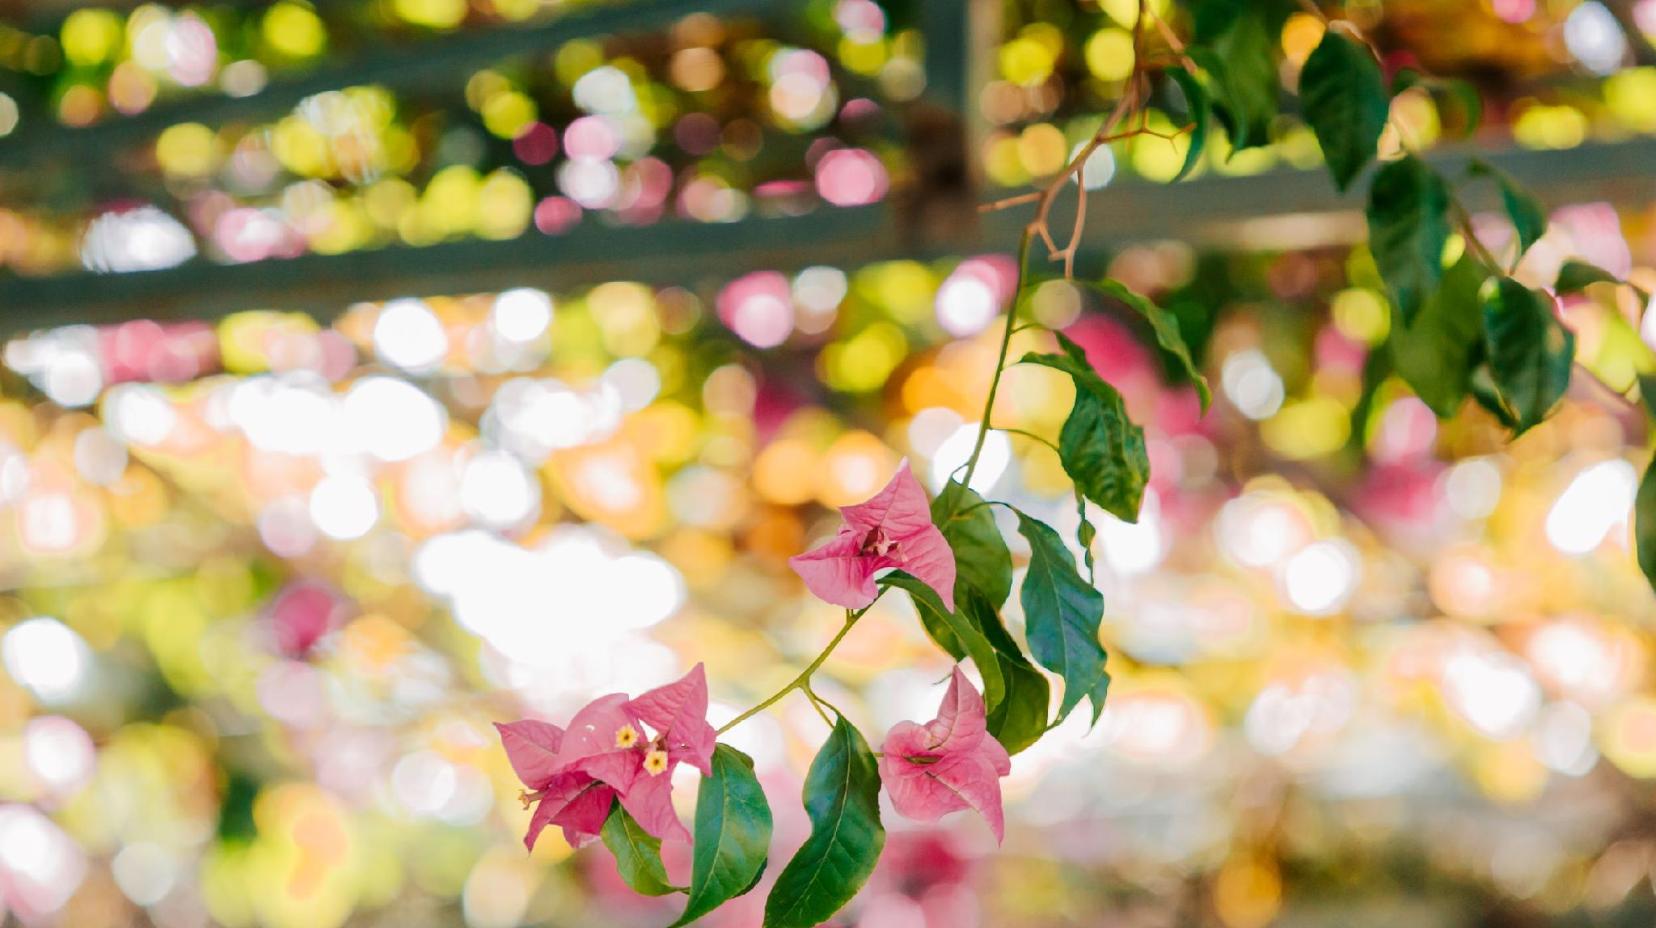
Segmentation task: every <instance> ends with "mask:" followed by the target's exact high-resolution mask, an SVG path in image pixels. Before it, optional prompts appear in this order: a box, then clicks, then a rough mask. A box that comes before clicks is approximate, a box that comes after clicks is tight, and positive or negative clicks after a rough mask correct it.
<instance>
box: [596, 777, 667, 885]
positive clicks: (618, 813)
mask: <svg viewBox="0 0 1656 928" xmlns="http://www.w3.org/2000/svg"><path fill="white" fill-rule="evenodd" d="M598 834H599V837H602V838H603V839H604V846H605V847H607V848H609V849H610V853H611V854H614V855H615V868H616V869H617V870H619V871H620V872H621V879H623V880H626V881H627V885H628V886H631V887H632V889H633V892H636V893H640V894H642V895H645V896H665V895H667V894H668V893H675V892H678V891H679V890H680V887H677V886H674V885H673V884H672V883H669V882H668V881H667V868H666V867H665V866H663V865H662V863H661V839H660V838H657V837H656V836H654V835H652V834H650V833H649V832H647V831H645V830H644V829H643V828H642V827H640V826H639V824H638V822H637V821H636V820H635V819H634V818H633V817H632V816H631V815H628V814H627V810H626V809H623V808H621V800H619V799H617V800H615V803H614V805H612V806H610V814H609V818H607V819H604V828H603V830H602V831H600V832H599V833H598Z"/></svg>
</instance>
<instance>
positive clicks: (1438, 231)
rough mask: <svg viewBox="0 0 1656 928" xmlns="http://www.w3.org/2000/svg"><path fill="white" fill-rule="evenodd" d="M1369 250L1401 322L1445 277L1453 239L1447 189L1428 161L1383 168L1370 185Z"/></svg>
mask: <svg viewBox="0 0 1656 928" xmlns="http://www.w3.org/2000/svg"><path fill="white" fill-rule="evenodd" d="M1368 228H1369V250H1370V251H1371V252H1373V253H1374V263H1375V265H1376V266H1378V267H1379V268H1380V276H1381V277H1382V278H1383V279H1384V280H1385V282H1386V289H1387V290H1389V291H1391V296H1392V302H1394V303H1396V304H1397V309H1398V312H1399V314H1400V315H1401V316H1402V318H1403V322H1404V323H1405V324H1407V323H1408V322H1410V321H1411V320H1413V319H1414V315H1415V313H1416V312H1417V311H1419V309H1420V305H1421V304H1422V303H1424V302H1425V301H1426V298H1427V297H1429V296H1431V294H1432V293H1433V292H1434V291H1436V290H1437V286H1438V281H1440V280H1442V279H1443V248H1444V245H1445V244H1447V243H1448V241H1449V189H1448V187H1446V186H1445V185H1444V183H1443V178H1441V177H1439V176H1438V175H1437V172H1436V171H1433V170H1432V169H1431V168H1429V167H1427V166H1426V163H1425V162H1423V161H1421V160H1420V159H1419V158H1416V157H1415V156H1413V155H1409V156H1408V157H1406V158H1403V159H1401V160H1399V161H1393V162H1391V163H1390V164H1387V165H1384V166H1382V167H1381V168H1380V170H1379V171H1377V172H1376V173H1375V175H1374V182H1373V184H1372V185H1370V187H1369V203H1368Z"/></svg>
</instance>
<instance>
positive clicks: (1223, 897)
mask: <svg viewBox="0 0 1656 928" xmlns="http://www.w3.org/2000/svg"><path fill="white" fill-rule="evenodd" d="M1213 908H1214V909H1215V911H1217V912H1218V913H1219V918H1220V920H1221V921H1223V922H1224V923H1225V925H1226V926H1227V928H1264V926H1266V925H1269V924H1270V923H1271V922H1272V921H1274V920H1275V919H1276V916H1277V912H1278V911H1280V910H1281V908H1282V877H1281V876H1280V875H1278V873H1277V871H1276V868H1275V867H1274V866H1272V865H1271V864H1270V863H1268V862H1265V861H1257V860H1249V859H1237V860H1230V861H1226V862H1225V865H1224V866H1223V867H1221V868H1220V869H1219V874H1218V876H1216V877H1215V878H1214V880H1213Z"/></svg>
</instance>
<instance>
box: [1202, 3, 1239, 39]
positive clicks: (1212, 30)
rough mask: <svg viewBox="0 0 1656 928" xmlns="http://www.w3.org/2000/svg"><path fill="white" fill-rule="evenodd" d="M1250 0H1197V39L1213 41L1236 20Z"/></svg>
mask: <svg viewBox="0 0 1656 928" xmlns="http://www.w3.org/2000/svg"><path fill="white" fill-rule="evenodd" d="M1247 8H1248V0H1197V3H1196V41H1198V42H1211V41H1213V40H1214V39H1216V38H1218V37H1219V35H1220V34H1221V33H1223V32H1224V31H1225V30H1227V29H1229V28H1230V27H1231V24H1232V23H1234V22H1236V18H1237V17H1238V16H1241V15H1242V11H1243V10H1245V9H1247Z"/></svg>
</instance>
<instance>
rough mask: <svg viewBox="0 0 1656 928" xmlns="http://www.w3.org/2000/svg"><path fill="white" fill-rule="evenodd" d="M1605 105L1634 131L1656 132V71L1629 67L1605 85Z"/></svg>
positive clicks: (1606, 81) (1610, 78) (1609, 79)
mask: <svg viewBox="0 0 1656 928" xmlns="http://www.w3.org/2000/svg"><path fill="white" fill-rule="evenodd" d="M1604 102H1605V103H1606V104H1608V105H1609V106H1610V112H1612V113H1614V114H1615V115H1616V118H1617V119H1619V120H1621V121H1622V123H1623V124H1625V125H1626V126H1627V127H1628V128H1630V129H1635V130H1637V131H1639V132H1656V68H1628V69H1627V70H1625V71H1621V72H1618V73H1616V74H1612V75H1610V77H1609V78H1607V79H1606V80H1605V82H1604Z"/></svg>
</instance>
